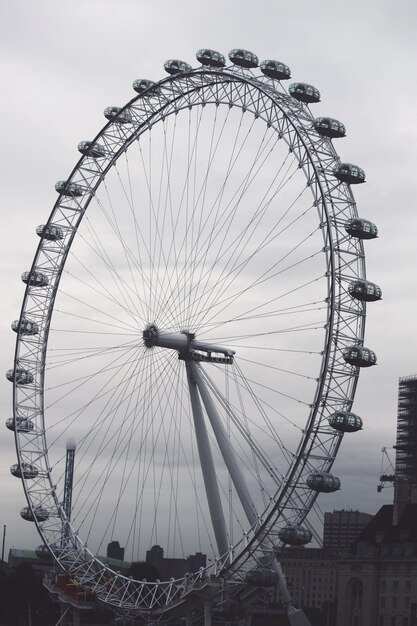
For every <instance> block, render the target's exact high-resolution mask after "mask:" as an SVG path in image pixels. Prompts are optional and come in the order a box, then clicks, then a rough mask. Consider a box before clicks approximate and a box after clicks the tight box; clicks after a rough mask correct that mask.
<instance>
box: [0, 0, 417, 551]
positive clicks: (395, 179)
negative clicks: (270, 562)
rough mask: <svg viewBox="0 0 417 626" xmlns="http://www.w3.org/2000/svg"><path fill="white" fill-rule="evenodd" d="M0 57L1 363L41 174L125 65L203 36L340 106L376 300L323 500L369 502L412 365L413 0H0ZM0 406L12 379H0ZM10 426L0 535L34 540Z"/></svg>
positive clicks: (188, 46) (327, 109) (120, 91)
mask: <svg viewBox="0 0 417 626" xmlns="http://www.w3.org/2000/svg"><path fill="white" fill-rule="evenodd" d="M0 7H1V16H0V47H1V50H0V67H1V90H2V98H1V101H0V107H1V127H2V132H1V138H2V143H1V147H2V167H1V170H0V171H1V197H2V224H3V241H2V246H1V252H0V254H1V267H2V297H1V305H0V306H1V315H0V332H1V346H2V349H1V353H0V358H1V368H0V371H1V372H4V373H5V371H6V370H7V369H8V368H9V367H12V362H13V353H14V342H15V335H14V333H12V331H11V329H10V322H11V321H12V320H13V319H16V318H17V317H18V316H19V309H20V306H21V299H22V296H23V291H24V290H23V284H22V283H21V281H20V274H21V272H22V271H24V270H27V269H29V268H30V265H31V262H32V258H33V255H34V252H35V247H36V245H37V237H36V235H35V227H36V226H37V225H38V224H39V223H42V222H44V221H45V220H46V218H47V216H48V215H49V213H50V210H51V208H52V206H53V203H54V202H55V199H56V192H55V190H54V183H55V182H56V181H57V180H59V179H64V178H65V177H66V176H67V175H68V174H69V172H70V171H71V169H72V167H73V165H74V163H75V161H76V160H77V159H78V156H77V155H78V153H77V152H76V145H77V143H78V142H79V141H80V140H83V139H90V138H91V137H93V136H94V135H95V134H96V132H97V131H98V129H99V128H100V127H101V126H102V125H103V124H104V118H103V114H102V111H103V109H104V108H105V107H106V106H109V105H116V106H119V105H122V104H124V103H125V102H127V101H128V100H130V99H131V97H132V95H133V92H132V89H131V83H132V81H133V80H134V79H136V78H142V77H146V78H151V79H156V80H158V79H160V78H162V77H163V76H164V75H165V73H164V70H163V67H162V66H163V62H164V61H165V60H166V59H168V58H179V59H183V60H185V61H188V62H189V63H191V64H195V52H196V51H197V50H198V49H199V48H201V47H210V48H214V49H217V50H219V51H221V52H223V54H225V55H226V54H227V52H228V51H229V50H230V49H231V48H234V47H244V48H247V49H249V50H253V51H254V52H255V53H256V54H257V55H258V56H259V58H260V59H263V58H276V59H278V60H281V61H284V62H285V63H287V64H288V65H289V66H290V67H291V70H292V76H293V78H294V79H295V80H300V81H304V82H309V83H311V84H313V85H315V86H317V87H318V88H319V89H320V91H321V94H322V102H321V103H320V104H319V105H316V108H315V112H316V111H317V115H330V116H333V117H336V118H338V119H340V120H341V121H343V122H344V123H345V125H346V127H347V137H346V139H344V140H343V141H341V142H340V143H338V144H337V150H338V152H339V155H340V157H341V158H342V160H346V161H351V162H354V163H357V164H358V165H360V166H361V167H363V168H364V170H365V172H366V175H367V182H366V184H365V185H362V186H361V187H360V188H356V189H355V190H354V192H355V197H356V200H357V203H358V211H359V214H360V215H362V216H363V217H367V218H369V219H371V220H372V221H374V222H375V223H376V224H377V225H378V227H379V232H380V238H379V239H378V240H377V241H372V242H368V243H367V244H366V252H367V271H368V277H369V279H370V280H372V281H374V282H376V283H378V284H379V285H380V286H381V287H382V290H383V301H382V302H379V303H376V304H375V305H373V306H369V307H368V321H367V333H366V342H365V344H366V345H367V346H369V347H370V348H372V349H374V350H375V351H376V353H377V355H378V366H377V367H375V368H372V369H370V370H368V371H363V372H362V374H361V377H360V382H359V387H358V393H357V396H356V400H355V404H354V410H355V412H357V413H358V414H360V415H361V416H362V417H363V419H364V424H365V429H364V431H363V432H362V433H360V434H358V435H357V436H355V438H354V440H353V439H352V438H346V440H345V441H344V443H343V445H342V449H341V453H340V458H338V460H337V474H338V475H339V476H340V477H341V478H342V481H343V490H342V491H341V492H339V493H338V494H337V495H334V496H332V498H331V499H330V498H329V497H327V498H326V499H322V501H321V504H322V506H323V507H324V508H325V509H326V510H332V509H333V508H353V509H356V508H358V509H360V510H363V511H367V512H370V513H374V512H375V511H376V510H377V509H378V508H379V506H381V505H382V504H385V503H387V502H389V501H390V500H391V497H392V491H390V490H388V489H387V490H386V491H384V492H383V493H382V494H377V493H376V486H377V483H378V476H379V473H380V463H381V452H380V451H381V448H382V446H392V444H393V442H394V438H395V422H396V399H397V384H398V377H399V376H404V375H409V374H414V373H417V359H416V351H417V341H416V332H415V327H416V322H415V317H416V309H417V307H416V295H415V293H416V287H415V284H416V246H415V240H416V236H417V216H416V197H417V194H416V182H415V181H416V169H417V158H416V145H417V82H416V80H415V77H416V59H417V44H416V36H415V34H416V32H417V30H416V29H417V5H416V3H415V1H414V0H396V1H394V0H366V2H363V1H362V0H351V1H350V2H348V3H346V2H343V3H341V2H340V3H339V2H334V0H316V1H315V2H311V0H293V1H291V2H290V1H284V0H257V2H248V1H247V0H240V1H239V2H237V1H235V0H231V1H227V0H223V1H220V0H212V1H211V2H206V3H201V2H195V1H191V0H190V1H186V0H177V1H176V2H172V1H171V0H166V1H162V0H152V1H151V0H149V1H144V0H117V2H114V1H110V0H71V2H69V1H68V2H67V1H63V0H38V1H37V2H36V3H32V2H28V1H27V0H14V1H13V2H10V1H7V0H0ZM0 381H1V382H0V385H1V398H0V399H1V415H2V416H3V417H2V421H3V423H4V420H5V419H6V418H7V417H9V415H11V385H10V383H9V382H8V381H7V380H6V378H5V376H4V374H2V376H1V378H0ZM14 462H15V454H14V449H13V437H12V433H11V432H10V431H8V430H6V428H5V427H2V429H1V430H0V528H1V529H2V527H3V524H7V540H6V555H7V552H8V549H9V547H11V546H16V547H27V548H31V547H34V546H36V545H37V544H38V543H39V542H38V539H37V536H36V534H35V533H34V531H33V529H32V527H30V525H29V524H28V523H27V522H24V521H23V520H21V518H20V516H19V510H20V508H21V507H22V506H24V505H25V501H24V496H23V491H22V489H21V486H20V483H19V481H18V480H17V479H16V478H13V477H12V476H11V475H10V473H9V467H10V465H12V463H14Z"/></svg>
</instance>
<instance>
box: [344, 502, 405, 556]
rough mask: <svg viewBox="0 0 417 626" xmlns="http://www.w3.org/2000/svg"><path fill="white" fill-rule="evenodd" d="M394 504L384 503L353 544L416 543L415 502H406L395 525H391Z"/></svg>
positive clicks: (354, 548)
mask: <svg viewBox="0 0 417 626" xmlns="http://www.w3.org/2000/svg"><path fill="white" fill-rule="evenodd" d="M393 511H394V505H392V504H385V505H384V506H382V507H381V508H380V509H379V511H378V513H376V515H374V517H373V518H372V520H371V522H370V523H369V524H368V526H367V527H366V528H365V529H364V530H363V531H362V532H361V533H360V534H359V536H358V538H357V539H356V541H355V542H354V544H353V546H352V547H353V550H354V551H356V547H357V544H358V543H363V542H366V543H417V504H407V506H406V507H405V509H404V512H403V514H402V515H401V517H400V519H399V522H398V524H397V525H396V526H394V525H393V521H392V520H393Z"/></svg>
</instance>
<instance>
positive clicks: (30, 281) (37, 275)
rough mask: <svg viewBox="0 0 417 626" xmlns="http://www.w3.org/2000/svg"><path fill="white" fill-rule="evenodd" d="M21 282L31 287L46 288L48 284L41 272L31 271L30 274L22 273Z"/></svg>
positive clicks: (46, 278)
mask: <svg viewBox="0 0 417 626" xmlns="http://www.w3.org/2000/svg"><path fill="white" fill-rule="evenodd" d="M21 278H22V281H23V282H24V283H25V284H26V285H30V286H31V287H46V286H47V285H48V284H49V280H48V277H47V276H46V274H42V272H38V271H37V270H33V271H32V272H23V274H22V276H21Z"/></svg>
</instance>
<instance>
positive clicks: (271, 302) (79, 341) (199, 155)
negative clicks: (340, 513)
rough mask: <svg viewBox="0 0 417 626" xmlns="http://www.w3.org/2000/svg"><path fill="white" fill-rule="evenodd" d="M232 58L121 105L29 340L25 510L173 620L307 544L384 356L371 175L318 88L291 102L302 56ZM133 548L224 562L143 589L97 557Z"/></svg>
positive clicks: (21, 386) (128, 606)
mask: <svg viewBox="0 0 417 626" xmlns="http://www.w3.org/2000/svg"><path fill="white" fill-rule="evenodd" d="M228 57H229V60H230V63H229V64H228V65H227V64H226V60H225V58H224V57H223V55H222V54H220V53H218V52H215V51H213V50H208V49H204V50H199V51H198V53H197V60H198V63H199V65H198V67H196V68H192V67H191V66H190V65H188V64H187V63H185V62H182V61H179V60H169V61H167V62H166V63H165V65H164V68H165V70H166V72H167V76H166V77H165V78H163V79H162V80H160V81H159V82H152V81H150V80H145V79H139V80H136V81H135V82H134V83H133V88H134V90H135V92H136V93H137V95H135V97H134V98H133V99H132V100H131V101H130V102H129V103H128V104H127V105H125V106H124V107H121V108H120V107H116V106H111V107H109V108H107V109H106V110H105V112H104V115H105V117H106V118H107V123H106V124H105V126H104V127H103V128H102V130H101V131H100V132H99V133H98V134H97V135H96V137H95V138H94V139H92V140H91V141H82V142H81V143H80V144H79V145H78V150H79V152H80V153H81V158H80V159H79V160H78V162H77V164H76V166H75V167H74V169H73V171H72V172H71V174H70V175H69V176H68V177H67V178H66V179H65V180H62V181H59V182H58V183H56V185H55V188H56V191H57V192H58V194H59V195H58V199H57V201H56V203H55V205H54V207H53V210H52V213H51V215H50V217H49V219H48V221H47V222H46V223H45V224H42V225H40V226H38V228H37V229H36V232H37V235H38V236H39V237H40V242H39V245H38V248H37V251H36V254H35V257H34V261H33V264H32V267H31V268H30V269H29V270H28V271H27V272H25V273H24V274H23V275H22V280H23V282H25V283H26V285H27V286H26V291H25V295H24V299H23V305H22V310H21V314H20V318H19V319H18V320H16V321H15V322H13V324H12V328H13V330H14V331H15V332H16V333H17V343H16V353H15V362H14V368H13V369H12V370H10V371H9V372H8V373H7V377H8V378H9V379H10V380H11V381H12V382H13V390H14V396H13V397H14V416H13V418H10V419H9V420H8V421H7V426H8V427H9V428H10V429H11V430H13V431H14V433H15V437H16V445H17V451H18V463H17V464H16V465H15V466H13V467H12V468H11V471H12V474H14V475H15V476H17V477H19V478H21V479H22V481H23V485H24V490H25V493H26V497H27V501H28V507H26V508H25V509H23V510H22V512H21V514H22V516H23V517H24V518H25V519H28V520H29V521H32V522H35V523H36V525H37V528H38V530H39V532H40V534H41V536H42V539H43V541H44V543H45V545H46V546H47V547H48V548H49V550H50V551H51V552H52V553H53V554H54V557H55V559H56V560H57V561H58V563H59V564H60V565H61V566H62V567H63V568H64V569H65V570H66V571H68V572H70V573H71V576H72V577H73V578H74V579H75V580H76V581H77V582H78V583H79V584H81V585H83V586H84V587H87V588H90V589H91V590H93V591H94V593H95V594H96V596H97V597H98V598H99V599H100V600H103V601H104V602H106V603H108V604H109V605H111V606H113V607H116V608H117V609H120V610H123V611H125V612H127V613H128V614H130V615H132V616H140V615H144V614H146V615H147V616H148V618H149V616H150V615H152V616H153V617H154V618H155V619H156V617H157V616H158V615H163V614H164V612H165V611H167V610H168V608H169V607H172V606H175V604H176V603H178V602H180V601H182V599H183V598H184V596H185V595H186V594H187V593H189V591H190V589H192V588H193V586H195V585H198V584H200V585H201V584H202V582H203V581H204V580H207V579H209V580H212V581H215V580H216V579H218V578H220V577H221V578H222V579H228V578H230V579H233V580H239V579H240V580H247V581H252V582H253V581H254V580H255V579H256V573H257V572H258V571H260V569H261V568H265V566H271V567H272V568H273V567H276V568H278V570H279V567H278V565H277V564H276V561H275V555H276V551H277V549H278V548H279V547H280V546H281V545H283V544H287V545H305V544H307V543H308V542H309V541H311V539H312V532H314V531H312V529H311V525H309V523H308V520H307V519H306V517H307V514H308V513H309V511H310V510H311V509H312V507H313V505H314V503H315V500H316V497H317V495H318V494H319V493H320V492H326V493H330V492H332V491H336V490H337V489H339V488H340V479H339V478H338V477H337V476H335V475H334V474H332V473H331V471H330V470H331V469H332V465H333V462H334V460H335V457H336V453H337V451H338V449H339V445H340V443H341V440H342V438H343V435H344V434H345V433H351V432H354V431H358V430H360V429H361V427H362V420H361V418H360V417H359V416H357V415H355V414H354V413H352V412H351V408H352V402H353V398H354V394H355V388H356V384H357V379H358V373H359V370H360V368H361V367H368V366H371V365H373V364H374V363H375V362H376V357H375V353H374V352H373V351H372V350H370V349H368V348H366V347H365V346H364V327H365V311H366V303H367V302H371V301H375V300H378V299H380V297H381V290H380V288H379V287H378V286H377V285H376V284H374V283H371V282H370V281H367V280H366V278H365V260H364V246H363V241H364V240H366V239H373V238H375V237H376V236H377V228H376V226H375V225H374V224H373V223H371V222H370V221H368V220H366V219H363V218H361V217H358V213H357V209H356V204H355V200H354V198H353V195H352V192H351V186H352V185H353V184H356V183H363V182H364V180H365V175H364V172H363V170H362V169H361V168H360V167H358V166H356V165H353V164H351V163H345V162H341V161H340V159H339V157H338V155H337V153H336V151H335V148H334V146H333V139H337V138H341V137H343V136H344V135H345V127H344V125H343V124H342V123H341V122H339V121H337V120H335V119H333V118H329V117H315V116H314V115H313V113H312V112H311V110H310V105H311V104H314V103H318V102H319V101H320V93H319V91H318V90H317V89H316V88H315V87H313V86H311V85H309V84H306V83H301V82H295V83H292V84H290V85H289V87H288V89H286V88H285V85H286V82H285V81H287V80H288V79H289V78H290V69H289V68H288V66H287V65H285V64H284V63H281V62H278V61H274V60H266V61H262V62H261V63H259V61H258V58H257V57H256V55H255V54H253V53H251V52H249V51H246V50H241V49H235V50H232V51H231V52H230V53H229V55H228ZM69 437H71V438H73V439H74V440H75V441H76V443H77V452H76V462H75V473H74V489H73V500H72V507H71V509H69V508H68V506H64V503H63V500H64V483H65V458H66V442H67V439H68V438H69ZM116 539H117V540H118V541H120V543H121V544H122V545H124V546H125V550H126V552H125V554H126V558H127V559H128V560H130V561H140V560H144V559H145V553H146V551H147V550H151V549H152V547H153V546H154V547H155V546H156V547H158V548H162V549H163V550H164V554H165V555H166V557H167V559H178V560H181V559H182V560H183V561H184V563H187V564H190V563H192V562H194V563H195V562H196V561H195V559H194V561H193V560H192V559H191V557H190V558H189V555H192V554H194V553H195V555H200V557H201V556H202V555H203V554H205V555H207V557H208V559H209V560H208V562H207V563H203V564H201V562H200V566H198V567H197V568H195V569H194V570H193V569H187V565H184V568H185V570H184V572H185V573H184V575H182V576H178V577H169V576H165V578H164V577H163V576H162V577H161V578H160V580H157V581H154V582H146V581H137V580H132V579H131V578H129V577H126V576H123V575H121V574H120V573H118V572H116V571H113V570H112V569H111V568H110V567H109V566H108V565H106V564H104V563H103V562H102V560H100V559H99V558H98V556H96V555H100V554H103V553H104V552H105V547H106V545H107V544H108V543H109V542H110V541H112V540H116ZM187 559H188V560H187ZM190 567H191V566H190ZM263 573H264V572H263ZM255 582H256V581H255ZM155 616H156V617H155Z"/></svg>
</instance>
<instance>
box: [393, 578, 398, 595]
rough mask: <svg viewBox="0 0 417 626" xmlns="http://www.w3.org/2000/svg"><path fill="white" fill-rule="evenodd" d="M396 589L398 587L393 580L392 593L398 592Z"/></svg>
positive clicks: (396, 582)
mask: <svg viewBox="0 0 417 626" xmlns="http://www.w3.org/2000/svg"><path fill="white" fill-rule="evenodd" d="M398 587H399V582H398V580H393V581H392V591H393V593H396V592H397V591H398Z"/></svg>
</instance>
